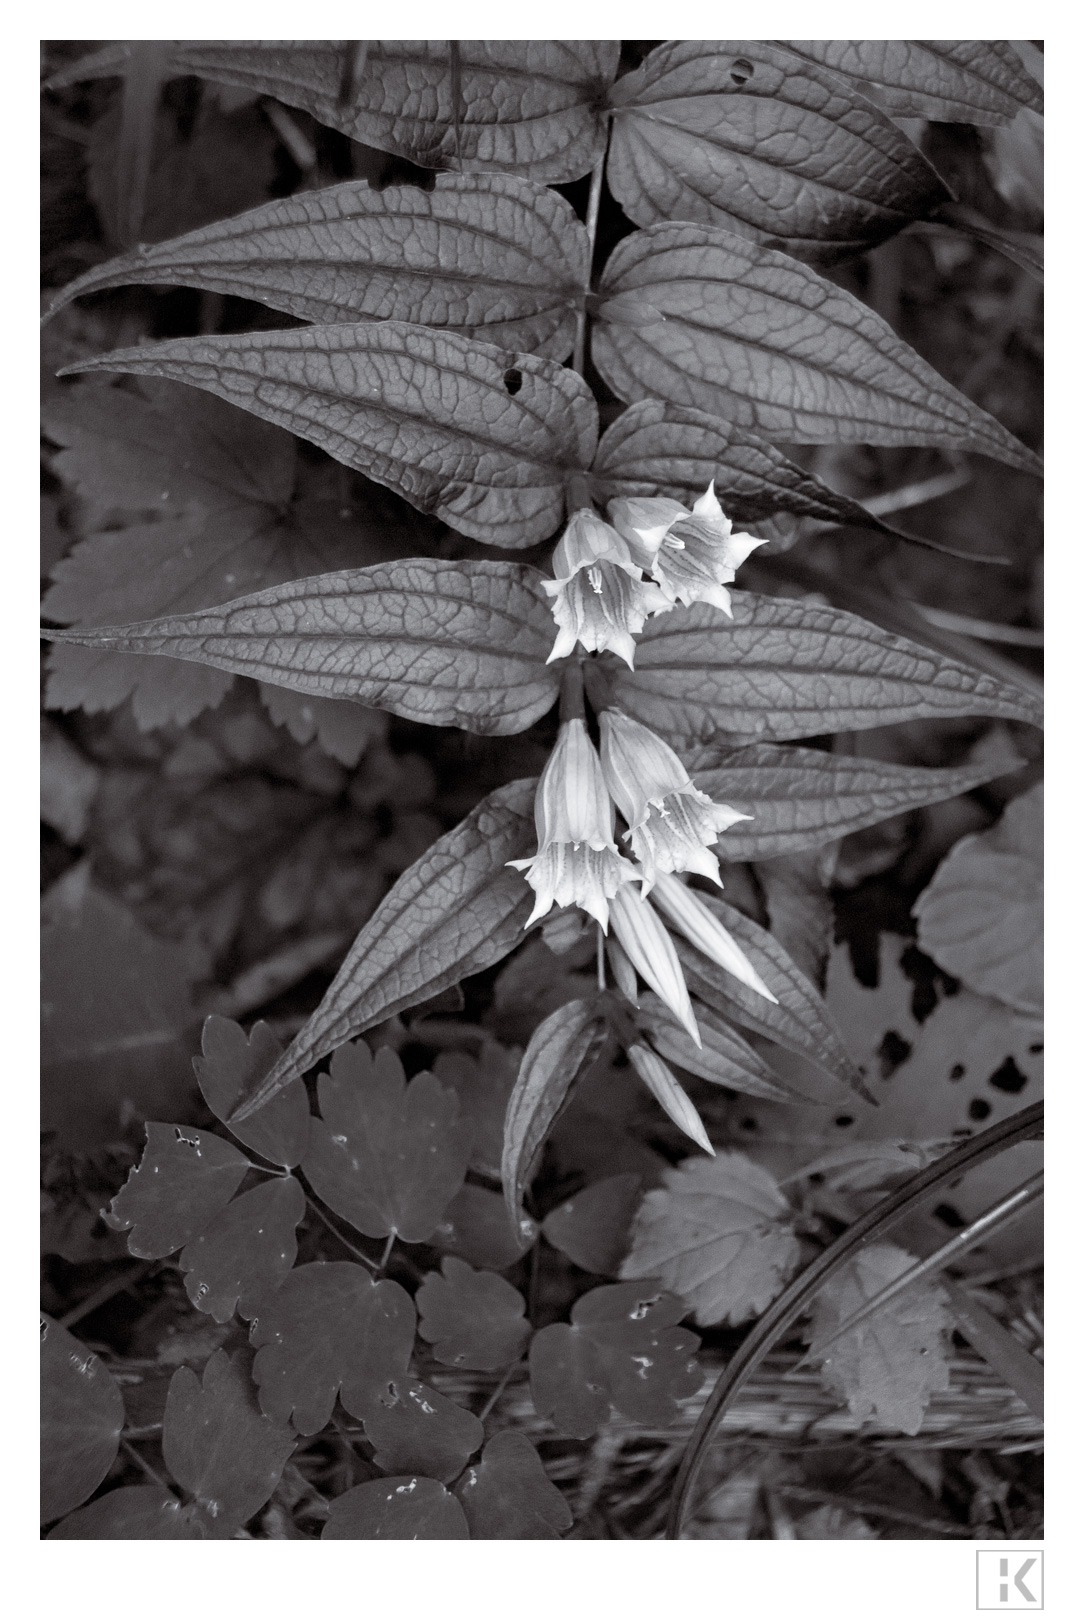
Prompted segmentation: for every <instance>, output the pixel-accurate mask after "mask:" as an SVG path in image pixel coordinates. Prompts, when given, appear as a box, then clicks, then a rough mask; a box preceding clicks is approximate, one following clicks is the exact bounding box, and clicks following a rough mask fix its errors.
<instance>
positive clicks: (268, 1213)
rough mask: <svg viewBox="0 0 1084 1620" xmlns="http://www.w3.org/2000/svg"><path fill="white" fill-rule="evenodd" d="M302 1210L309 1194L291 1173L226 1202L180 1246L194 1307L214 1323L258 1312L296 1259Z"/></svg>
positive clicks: (181, 1259) (181, 1260) (251, 1315)
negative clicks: (298, 1228)
mask: <svg viewBox="0 0 1084 1620" xmlns="http://www.w3.org/2000/svg"><path fill="white" fill-rule="evenodd" d="M259 1117H260V1116H257V1118H259ZM304 1213H305V1194H304V1193H303V1192H302V1190H301V1187H300V1185H299V1184H298V1183H297V1182H296V1181H295V1180H294V1178H293V1176H285V1177H282V1178H279V1177H276V1178H275V1179H274V1180H270V1181H265V1182H264V1183H263V1185H262V1186H259V1187H253V1189H252V1191H251V1192H247V1193H242V1194H241V1197H240V1198H235V1199H234V1200H233V1202H232V1203H231V1204H227V1205H226V1208H225V1209H224V1210H223V1211H222V1212H221V1214H220V1215H218V1216H217V1217H216V1219H215V1220H214V1221H213V1222H212V1223H211V1225H210V1226H208V1227H206V1228H205V1229H204V1231H202V1232H199V1233H197V1235H196V1236H195V1237H194V1238H192V1239H191V1240H190V1241H189V1242H188V1243H187V1244H186V1245H185V1247H184V1249H183V1250H182V1251H181V1256H180V1261H179V1265H180V1268H181V1270H182V1271H183V1272H184V1273H185V1279H184V1286H185V1291H186V1292H187V1294H188V1297H189V1299H190V1300H191V1301H192V1303H193V1305H194V1306H195V1307H196V1309H197V1310H200V1311H206V1312H207V1313H208V1315H210V1316H213V1317H214V1319H215V1321H216V1322H228V1321H229V1320H230V1317H231V1316H232V1315H233V1313H234V1312H235V1311H237V1312H239V1313H240V1315H241V1316H243V1317H245V1319H246V1320H248V1319H250V1318H251V1317H253V1316H255V1315H256V1312H257V1311H258V1310H259V1308H260V1305H261V1303H262V1301H263V1300H264V1298H265V1297H266V1296H267V1295H268V1294H270V1293H271V1292H272V1290H273V1289H275V1288H277V1287H278V1285H279V1283H280V1282H281V1281H282V1279H283V1278H284V1277H285V1275H286V1273H287V1272H288V1271H289V1270H290V1268H291V1266H292V1265H293V1263H294V1261H295V1260H296V1259H297V1237H296V1228H297V1225H298V1223H299V1222H300V1220H301V1219H302V1217H303V1215H304Z"/></svg>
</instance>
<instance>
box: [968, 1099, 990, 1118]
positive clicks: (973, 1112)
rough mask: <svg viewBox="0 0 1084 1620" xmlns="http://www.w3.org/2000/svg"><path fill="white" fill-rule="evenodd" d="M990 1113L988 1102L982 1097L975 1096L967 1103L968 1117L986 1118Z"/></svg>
mask: <svg viewBox="0 0 1084 1620" xmlns="http://www.w3.org/2000/svg"><path fill="white" fill-rule="evenodd" d="M990 1113H991V1108H990V1104H989V1103H988V1102H987V1101H986V1100H985V1099H984V1098H982V1097H975V1098H973V1099H972V1101H971V1102H969V1103H968V1105H967V1117H968V1119H986V1118H988V1117H989V1115H990Z"/></svg>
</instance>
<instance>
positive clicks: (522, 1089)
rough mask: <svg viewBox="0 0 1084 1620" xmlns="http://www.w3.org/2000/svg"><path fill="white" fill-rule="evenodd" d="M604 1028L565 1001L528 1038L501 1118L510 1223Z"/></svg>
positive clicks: (588, 1007) (592, 1012)
mask: <svg viewBox="0 0 1084 1620" xmlns="http://www.w3.org/2000/svg"><path fill="white" fill-rule="evenodd" d="M602 1028H603V1020H602V1018H601V1016H600V1014H599V1012H598V1010H597V1008H596V1007H595V1006H594V1005H593V1004H592V1003H591V1002H590V1001H567V1002H565V1004H564V1006H563V1007H558V1008H557V1010H556V1011H555V1012H552V1013H550V1015H549V1017H548V1018H545V1019H543V1021H542V1023H540V1024H539V1026H538V1028H537V1029H536V1030H535V1032H534V1034H533V1035H532V1036H531V1039H530V1041H529V1043H528V1045H527V1050H526V1051H525V1052H524V1054H523V1061H522V1062H521V1064H520V1066H519V1074H518V1075H517V1076H516V1083H515V1086H514V1088H513V1090H512V1095H511V1096H510V1097H509V1099H508V1112H507V1113H506V1115H505V1118H504V1151H503V1153H502V1154H501V1181H502V1182H503V1183H504V1198H505V1203H506V1204H507V1206H508V1213H509V1216H510V1217H511V1219H512V1221H513V1222H518V1221H519V1219H520V1214H521V1207H522V1204H523V1194H524V1192H525V1190H526V1187H527V1181H528V1178H529V1176H530V1171H531V1165H532V1163H533V1162H534V1158H535V1155H536V1153H537V1152H538V1149H539V1148H540V1147H541V1146H542V1143H543V1142H544V1141H545V1139H546V1132H547V1131H548V1130H549V1128H550V1126H551V1125H552V1124H553V1122H554V1120H555V1119H556V1117H557V1115H558V1113H559V1112H560V1109H561V1105H562V1104H563V1103H564V1100H565V1098H566V1097H567V1096H568V1093H569V1090H570V1088H571V1086H572V1084H573V1082H574V1081H575V1079H576V1076H577V1075H578V1074H579V1072H580V1069H581V1068H582V1066H583V1064H584V1062H585V1060H586V1059H587V1057H588V1054H589V1053H590V1052H591V1050H592V1048H593V1047H594V1046H595V1044H596V1041H597V1039H598V1036H599V1033H600V1031H601V1029H602Z"/></svg>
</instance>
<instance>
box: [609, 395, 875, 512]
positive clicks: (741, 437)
mask: <svg viewBox="0 0 1084 1620" xmlns="http://www.w3.org/2000/svg"><path fill="white" fill-rule="evenodd" d="M712 479H714V480H715V493H716V495H717V496H718V497H719V501H720V504H721V506H722V508H723V511H724V512H725V513H726V515H727V517H728V518H730V519H731V520H732V521H733V522H735V523H759V522H760V521H761V520H762V519H763V518H768V517H773V516H774V515H775V514H776V513H777V512H792V513H794V514H795V516H797V517H811V518H817V519H819V520H820V521H821V522H825V523H854V524H857V525H858V526H859V527H860V528H864V529H877V530H880V531H881V532H883V533H886V534H894V533H896V531H895V530H894V529H892V528H891V526H890V525H889V524H886V523H882V522H881V520H880V519H879V518H876V517H874V516H873V514H872V513H871V512H867V511H866V509H865V507H864V506H860V505H859V504H858V502H857V501H852V500H850V499H849V498H848V497H847V496H846V495H838V494H837V493H836V491H835V490H834V489H830V488H829V487H828V485H827V484H825V483H823V482H822V481H821V480H820V479H819V478H817V477H816V476H815V475H814V474H813V473H809V472H806V471H805V469H804V468H802V467H799V466H798V465H797V464H796V463H795V462H793V461H790V460H788V459H787V457H786V456H785V455H784V454H783V452H782V451H781V450H777V449H776V448H775V446H774V445H772V444H769V443H768V441H767V439H762V438H761V437H760V435H759V434H757V433H752V432H751V431H750V430H749V429H748V428H742V427H738V426H737V425H736V424H735V423H734V422H724V421H723V420H722V419H721V418H720V417H718V416H709V415H708V414H707V412H706V411H698V410H696V409H694V408H693V407H691V406H688V405H670V404H667V403H666V402H665V401H664V400H661V399H642V400H639V401H638V402H637V403H636V404H635V405H630V407H629V409H628V410H627V411H622V413H621V415H620V416H619V417H618V418H617V421H616V422H613V423H612V424H611V425H610V427H608V428H607V429H606V432H605V433H604V434H603V435H602V439H601V441H600V442H599V447H598V450H597V451H596V452H595V460H594V464H593V466H592V468H591V486H592V489H593V490H594V492H595V496H596V499H598V500H599V501H601V502H603V503H605V502H606V501H612V500H616V499H618V498H619V497H622V496H624V497H631V496H635V495H669V496H670V497H671V498H672V499H673V500H676V501H683V502H684V503H685V504H686V505H687V506H691V505H692V503H693V501H694V500H696V499H698V498H699V497H700V496H701V495H703V493H704V491H705V490H706V489H707V487H708V484H709V483H710V482H711V480H712Z"/></svg>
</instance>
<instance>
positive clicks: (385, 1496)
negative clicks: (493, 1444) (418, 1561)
mask: <svg viewBox="0 0 1084 1620" xmlns="http://www.w3.org/2000/svg"><path fill="white" fill-rule="evenodd" d="M469 1536H470V1531H469V1530H468V1529H467V1521H466V1518H465V1517H464V1514H463V1509H462V1507H461V1506H460V1505H459V1503H458V1502H457V1501H456V1499H455V1497H454V1496H453V1495H452V1494H451V1493H450V1492H449V1491H446V1490H445V1488H444V1486H443V1485H442V1484H441V1483H440V1482H439V1480H435V1479H425V1478H423V1477H421V1476H420V1475H418V1474H393V1475H391V1476H390V1477H389V1478H387V1479H370V1480H367V1481H366V1483H365V1484H364V1485H355V1486H354V1487H353V1489H352V1490H349V1491H344V1492H343V1494H342V1496H337V1497H336V1498H335V1500H334V1501H333V1502H332V1503H331V1506H330V1508H329V1509H328V1516H327V1523H326V1524H325V1525H324V1528H323V1530H322V1531H321V1533H320V1539H321V1541H466V1540H467V1539H468V1538H469Z"/></svg>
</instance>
